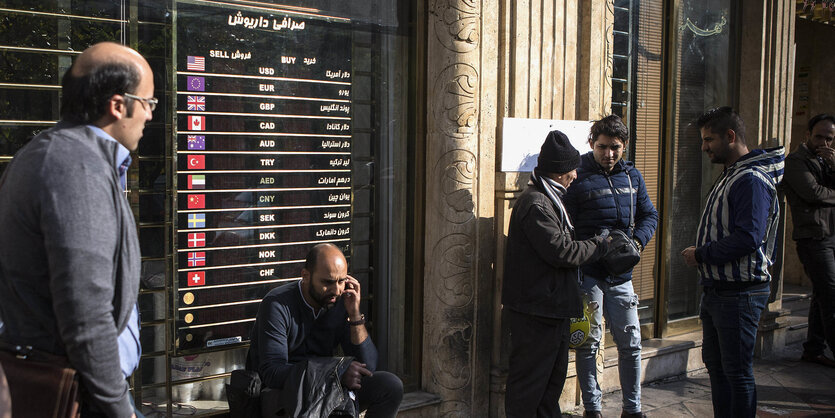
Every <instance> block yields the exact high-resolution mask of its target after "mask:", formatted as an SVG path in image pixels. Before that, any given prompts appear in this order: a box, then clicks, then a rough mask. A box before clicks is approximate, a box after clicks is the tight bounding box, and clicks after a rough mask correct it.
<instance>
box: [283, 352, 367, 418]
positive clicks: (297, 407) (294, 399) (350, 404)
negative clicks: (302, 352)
mask: <svg viewBox="0 0 835 418" xmlns="http://www.w3.org/2000/svg"><path fill="white" fill-rule="evenodd" d="M353 359H354V358H353V357H317V358H311V359H308V360H304V361H302V362H301V363H297V364H295V365H293V368H292V370H291V371H290V375H289V376H287V380H286V381H285V382H284V389H282V390H281V404H282V407H283V412H281V413H280V415H281V416H288V417H321V418H327V417H331V416H340V417H341V416H346V417H357V416H359V410H358V409H359V408H358V407H357V405H356V404H355V403H354V401H353V399H351V397H350V396H349V394H348V389H346V388H345V387H344V386H342V383H341V380H342V374H344V373H345V371H346V370H347V369H348V366H349V365H350V364H351V361H353Z"/></svg>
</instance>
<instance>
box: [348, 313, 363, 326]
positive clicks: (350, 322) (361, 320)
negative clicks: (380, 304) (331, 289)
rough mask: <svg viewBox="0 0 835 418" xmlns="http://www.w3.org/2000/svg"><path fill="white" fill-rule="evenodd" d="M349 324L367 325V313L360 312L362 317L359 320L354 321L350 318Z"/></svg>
mask: <svg viewBox="0 0 835 418" xmlns="http://www.w3.org/2000/svg"><path fill="white" fill-rule="evenodd" d="M348 325H350V326H352V327H356V326H359V325H365V314H360V319H359V320H357V321H352V320H351V318H348Z"/></svg>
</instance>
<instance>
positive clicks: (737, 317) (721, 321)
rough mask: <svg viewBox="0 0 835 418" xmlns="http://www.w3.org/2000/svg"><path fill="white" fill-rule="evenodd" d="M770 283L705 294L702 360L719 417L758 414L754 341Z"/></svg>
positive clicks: (701, 315)
mask: <svg viewBox="0 0 835 418" xmlns="http://www.w3.org/2000/svg"><path fill="white" fill-rule="evenodd" d="M769 293H770V289H769V287H768V286H767V284H766V286H765V287H763V286H754V288H752V289H743V290H716V289H713V288H710V287H705V289H704V293H703V294H702V304H701V312H700V313H699V318H700V319H701V320H702V331H703V333H704V338H703V340H702V361H704V363H705V367H707V373H708V375H709V376H710V393H711V398H712V401H713V414H714V416H715V417H717V418H724V417H727V418H754V417H755V416H756V414H757V386H756V383H755V382H754V344H755V343H756V340H757V326H758V325H759V322H760V314H761V313H762V311H763V309H764V308H765V305H766V303H767V302H768V296H769Z"/></svg>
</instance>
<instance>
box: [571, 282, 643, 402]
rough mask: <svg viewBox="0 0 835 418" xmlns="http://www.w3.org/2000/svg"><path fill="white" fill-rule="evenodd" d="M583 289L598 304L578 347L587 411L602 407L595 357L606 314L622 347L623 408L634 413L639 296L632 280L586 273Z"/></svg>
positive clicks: (637, 385) (638, 394) (638, 397)
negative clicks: (619, 280) (612, 279)
mask: <svg viewBox="0 0 835 418" xmlns="http://www.w3.org/2000/svg"><path fill="white" fill-rule="evenodd" d="M581 276H582V275H581ZM580 290H581V291H582V292H583V297H584V298H588V302H589V305H590V306H591V307H593V306H597V309H595V310H594V311H592V312H591V315H590V316H589V322H590V328H591V329H590V330H589V337H588V339H587V340H586V342H585V343H584V344H583V345H582V346H580V347H577V349H576V350H575V351H576V359H577V360H576V367H577V379H578V381H579V383H580V389H582V391H583V407H584V408H585V409H586V411H600V409H601V407H600V398H601V392H600V385H599V384H598V383H597V365H596V362H595V358H596V357H597V350H598V349H599V348H600V339H601V337H602V336H603V327H602V322H603V321H602V317H603V315H605V316H606V322H608V324H609V328H610V329H611V330H612V338H614V340H615V344H617V347H618V374H619V376H620V387H621V390H622V393H623V410H624V412H627V413H630V414H634V413H636V412H640V411H641V324H640V322H639V321H638V295H636V294H635V291H634V290H633V289H632V281H631V280H630V281H628V282H626V283H621V284H618V285H612V284H609V282H607V281H606V280H603V279H596V278H594V277H590V276H582V281H581V283H580ZM601 306H602V309H600V307H601ZM601 310H602V313H601Z"/></svg>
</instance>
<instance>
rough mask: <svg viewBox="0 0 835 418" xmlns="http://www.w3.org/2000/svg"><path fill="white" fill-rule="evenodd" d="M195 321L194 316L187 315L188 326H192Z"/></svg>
mask: <svg viewBox="0 0 835 418" xmlns="http://www.w3.org/2000/svg"><path fill="white" fill-rule="evenodd" d="M193 321H194V315H192V314H190V313H189V314H186V324H190V323H192V322H193Z"/></svg>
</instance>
